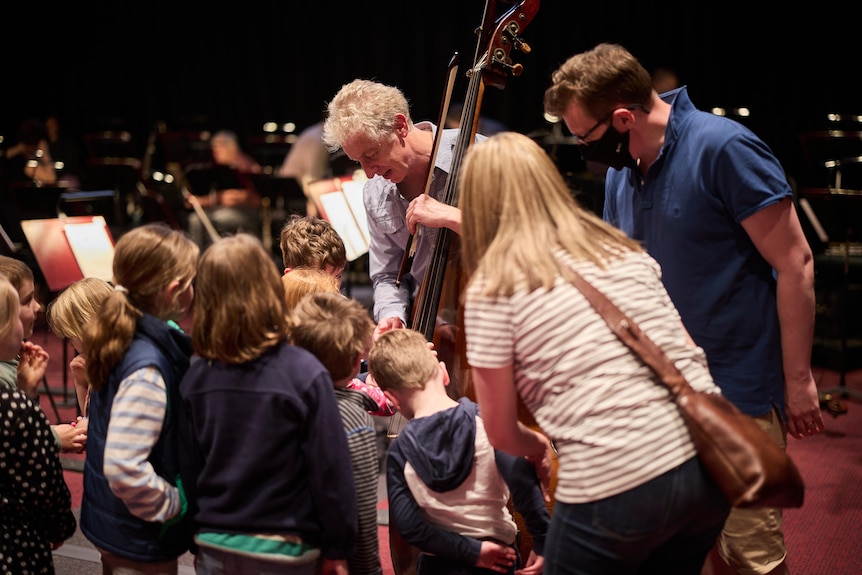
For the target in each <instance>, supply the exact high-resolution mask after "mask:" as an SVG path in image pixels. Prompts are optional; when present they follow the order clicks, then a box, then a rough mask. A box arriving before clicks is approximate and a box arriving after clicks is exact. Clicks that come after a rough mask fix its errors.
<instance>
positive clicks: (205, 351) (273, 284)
mask: <svg viewBox="0 0 862 575" xmlns="http://www.w3.org/2000/svg"><path fill="white" fill-rule="evenodd" d="M196 286H197V288H196V293H195V303H194V319H193V322H192V345H193V346H194V350H195V352H196V353H197V354H198V355H200V356H201V357H203V358H205V359H210V360H219V361H222V362H224V363H227V364H238V363H245V362H248V361H252V360H254V359H256V358H258V357H260V356H261V355H263V354H264V353H265V352H266V351H267V350H268V349H270V348H272V347H274V346H276V345H277V344H278V343H279V342H281V341H284V340H285V339H287V335H286V333H285V328H286V324H285V317H284V316H285V306H284V293H283V291H282V287H281V274H280V272H279V269H278V267H277V266H276V265H275V262H273V261H272V258H271V257H270V255H269V254H268V253H267V251H266V249H265V248H264V247H263V245H262V244H261V242H260V240H258V239H257V238H256V237H254V236H252V235H249V234H246V233H238V234H236V235H235V236H232V237H226V238H222V239H220V240H218V241H217V242H216V243H214V244H212V245H211V246H210V247H208V248H207V249H206V251H205V252H204V254H203V256H201V261H200V264H199V265H198V276H197V281H196Z"/></svg>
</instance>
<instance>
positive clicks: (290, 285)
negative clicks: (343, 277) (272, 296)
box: [281, 268, 341, 310]
mask: <svg viewBox="0 0 862 575" xmlns="http://www.w3.org/2000/svg"><path fill="white" fill-rule="evenodd" d="M281 283H282V286H284V302H285V304H287V309H288V310H292V309H293V308H295V307H296V304H298V303H299V300H301V299H302V298H304V297H305V296H307V295H308V294H310V293H321V292H328V293H337V294H340V293H341V290H340V289H339V288H338V279H337V278H336V277H335V276H333V275H332V274H330V273H329V272H326V271H324V270H322V269H318V268H294V269H291V270H290V271H289V272H286V273H285V274H284V275H283V276H281Z"/></svg>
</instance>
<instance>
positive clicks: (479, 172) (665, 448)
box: [460, 133, 730, 575]
mask: <svg viewBox="0 0 862 575" xmlns="http://www.w3.org/2000/svg"><path fill="white" fill-rule="evenodd" d="M460 186H461V188H460V207H461V213H462V214H463V220H462V250H463V254H462V257H463V262H464V266H465V270H466V272H467V275H468V276H469V279H468V284H467V288H466V293H465V304H464V329H465V334H466V340H467V360H468V362H469V363H470V366H471V369H472V373H473V380H474V384H475V388H476V395H477V397H478V403H479V406H480V410H481V413H482V414H483V419H484V423H485V429H486V430H487V433H488V437H489V438H490V439H491V443H492V444H493V445H494V446H495V447H497V448H498V449H501V450H503V451H506V452H508V453H511V454H512V455H517V456H525V457H527V458H528V459H529V460H531V461H533V462H534V463H535V464H536V465H537V469H538V470H539V471H540V474H541V475H544V476H545V477H547V476H548V475H549V471H550V467H551V465H550V460H551V456H550V451H551V444H550V443H549V442H548V438H549V439H550V440H551V441H552V443H553V447H554V448H555V449H556V451H557V455H558V469H557V483H556V487H555V491H554V497H555V503H554V509H553V516H552V519H551V527H550V531H549V533H548V538H547V541H546V545H545V573H546V574H548V575H556V574H559V573H578V574H591V573H676V574H680V575H682V574H696V573H699V572H700V569H701V566H702V565H703V563H704V559H705V558H706V555H707V552H708V551H709V550H710V548H711V547H712V545H713V543H714V542H715V540H716V538H717V537H718V534H719V533H720V532H721V528H722V525H723V524H724V520H725V518H726V517H727V514H728V512H729V509H730V506H729V504H728V503H727V501H726V500H725V499H724V497H723V496H722V494H721V492H720V491H719V490H718V488H717V486H716V485H715V483H714V482H713V480H712V478H711V477H710V476H709V474H708V473H707V471H706V470H705V469H704V468H703V467H702V465H701V464H700V461H699V459H698V458H697V453H696V451H695V448H694V444H693V443H692V440H691V437H690V435H689V433H688V429H687V428H686V425H685V423H684V421H683V420H682V416H681V415H680V413H679V410H678V409H677V406H676V404H675V403H674V400H673V398H672V397H671V395H670V393H669V391H668V389H667V387H665V386H664V385H663V384H662V383H661V381H659V380H658V378H657V376H656V375H655V373H654V372H653V371H652V369H651V368H650V367H648V366H647V365H646V364H644V363H643V362H642V361H641V360H640V358H639V357H638V356H637V355H636V354H635V353H634V352H632V351H631V350H630V349H629V348H628V346H626V345H625V344H624V343H623V342H622V341H621V340H620V339H619V338H618V337H617V335H616V334H615V333H614V332H613V331H611V330H610V328H609V327H608V325H607V323H606V322H605V320H604V319H603V318H602V316H601V315H599V314H598V313H596V311H595V310H594V309H593V307H592V306H591V305H590V303H589V302H588V301H587V300H586V299H585V298H584V296H583V295H582V294H581V292H580V291H579V290H578V288H576V287H575V286H574V285H573V284H572V282H571V278H572V276H573V274H574V273H578V274H580V275H581V276H582V277H583V278H584V279H586V280H587V281H588V282H590V283H591V284H593V286H595V287H596V288H597V289H598V290H600V291H601V292H603V293H604V294H605V295H607V296H608V298H610V299H611V300H612V301H613V302H614V303H615V304H617V305H618V306H619V307H620V308H621V309H622V311H623V312H624V313H626V314H627V315H628V316H629V317H630V318H632V319H633V320H634V321H635V322H636V323H637V324H638V325H639V326H640V328H641V329H642V330H643V331H644V332H645V333H646V334H647V335H648V336H649V337H650V338H651V339H652V340H653V341H655V342H656V343H657V344H658V345H659V346H661V347H662V348H664V350H665V352H666V353H667V354H668V356H669V357H670V358H671V360H672V361H673V362H674V363H675V364H676V366H677V367H678V368H679V369H680V371H682V373H683V374H684V375H685V377H686V378H687V379H688V381H689V382H690V383H691V385H692V387H694V388H695V389H698V390H703V391H708V392H711V393H720V391H719V389H718V387H717V386H716V385H715V384H714V383H713V381H712V377H711V375H710V373H709V370H708V368H707V362H706V355H705V354H704V352H703V350H702V349H701V348H700V347H697V346H696V345H695V344H694V342H693V341H692V340H691V338H690V337H689V336H688V332H687V331H686V330H685V328H684V327H683V325H682V321H681V320H680V317H679V313H678V312H677V310H676V308H675V307H674V305H673V303H672V302H671V300H670V297H669V296H668V294H667V291H666V290H665V288H664V285H663V284H662V281H661V269H660V268H659V266H658V264H657V263H656V262H655V260H653V259H652V258H651V257H650V256H649V255H648V254H647V253H646V252H645V251H644V250H643V249H642V248H641V246H640V245H639V244H638V243H637V242H635V241H633V240H631V239H629V238H628V237H626V236H625V235H624V234H623V233H622V232H621V231H620V230H618V229H616V228H614V227H612V226H610V225H609V224H607V223H605V222H603V221H602V220H601V219H600V218H599V217H598V216H596V215H594V214H592V213H590V212H588V211H586V210H585V209H583V208H582V207H580V206H579V205H578V204H577V202H576V201H575V200H574V198H573V197H572V194H571V191H570V190H569V188H568V186H567V185H566V183H565V181H564V180H563V178H562V176H561V175H560V173H559V172H558V171H557V169H556V167H555V165H554V163H553V162H552V160H551V159H550V158H549V157H548V156H547V154H546V153H545V152H544V151H543V150H542V149H541V147H539V145H538V144H537V143H535V142H534V141H532V140H531V139H530V138H528V137H526V136H524V135H521V134H515V133H501V134H498V135H496V136H492V137H491V138H490V139H489V140H488V141H487V142H482V143H479V144H476V145H475V146H473V147H472V148H471V149H470V150H469V151H468V153H467V157H466V158H465V161H464V165H463V169H462V172H461V180H460ZM519 399H520V400H521V401H523V404H524V405H525V406H526V407H527V409H528V410H529V411H530V413H531V414H532V416H533V417H534V418H535V420H536V422H537V423H538V425H539V427H540V428H541V430H542V431H543V432H544V434H543V433H541V432H539V431H536V430H534V429H531V428H530V427H528V426H526V425H524V424H523V423H521V422H519V420H518V400H519ZM545 434H546V435H545ZM546 436H547V437H546Z"/></svg>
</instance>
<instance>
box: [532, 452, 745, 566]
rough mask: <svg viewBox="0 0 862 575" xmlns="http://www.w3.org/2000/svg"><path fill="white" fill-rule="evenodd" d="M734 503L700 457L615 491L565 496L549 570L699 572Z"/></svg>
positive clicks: (557, 512)
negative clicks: (589, 498)
mask: <svg viewBox="0 0 862 575" xmlns="http://www.w3.org/2000/svg"><path fill="white" fill-rule="evenodd" d="M729 511H730V505H729V503H728V502H727V500H726V499H725V498H724V496H723V495H722V494H721V492H720V491H719V490H718V487H716V485H715V483H714V482H713V481H712V478H711V477H710V476H709V475H708V473H707V472H706V470H705V469H704V468H703V466H702V465H701V464H700V460H699V459H698V458H697V457H694V458H692V459H690V460H689V461H687V462H686V463H683V464H682V465H680V466H679V467H677V468H676V469H673V470H671V471H669V472H667V473H665V474H664V475H661V476H659V477H656V478H655V479H653V480H651V481H648V482H647V483H645V484H643V485H640V486H638V487H636V488H634V489H631V490H629V491H626V492H624V493H620V494H619V495H614V496H613V497H608V498H606V499H602V500H600V501H593V502H590V503H578V504H566V503H560V502H557V503H556V504H555V506H554V511H553V515H552V518H551V527H550V529H549V531H548V538H547V541H546V543H545V569H544V573H545V575H559V574H561V573H565V574H567V575H604V574H613V575H628V574H634V573H638V574H644V575H647V574H653V573H662V575H674V574H678V575H697V574H699V573H700V570H701V567H702V566H703V563H704V560H705V559H706V555H707V553H708V552H709V550H710V549H711V548H712V546H713V544H714V543H715V540H716V538H717V537H718V534H719V533H720V532H721V529H722V526H723V525H724V520H725V519H726V518H727V514H728V513H729Z"/></svg>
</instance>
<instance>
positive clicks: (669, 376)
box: [563, 268, 693, 397]
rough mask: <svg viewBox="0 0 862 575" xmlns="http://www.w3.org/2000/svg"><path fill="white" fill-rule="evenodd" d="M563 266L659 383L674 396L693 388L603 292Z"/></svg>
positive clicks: (688, 391)
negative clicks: (665, 386)
mask: <svg viewBox="0 0 862 575" xmlns="http://www.w3.org/2000/svg"><path fill="white" fill-rule="evenodd" d="M563 269H564V271H565V272H567V273H565V274H564V275H567V276H568V278H567V279H568V280H569V281H571V283H572V284H573V285H574V286H575V287H576V288H578V289H579V290H580V291H581V293H582V294H584V297H585V298H587V301H588V302H590V304H591V305H592V306H593V308H595V310H596V311H597V312H598V313H599V315H601V316H602V317H603V318H604V319H605V321H606V322H607V323H608V326H609V327H610V328H611V331H613V332H614V333H615V334H617V336H618V337H619V338H620V339H621V340H622V341H623V343H625V344H626V345H627V346H629V347H630V348H631V349H632V350H633V351H634V352H635V353H637V354H638V355H639V356H640V358H641V359H642V360H643V362H644V363H646V364H647V365H648V366H650V367H651V368H652V369H653V370H654V371H655V372H656V373H657V374H658V376H659V378H660V379H661V381H662V383H664V384H665V385H667V386H668V387H669V388H670V390H671V392H672V393H673V394H674V395H675V396H676V397H679V396H680V395H684V394H686V393H690V392H692V391H693V390H692V388H691V385H689V383H688V381H686V379H685V376H683V375H682V373H681V372H680V371H679V369H677V367H676V366H675V365H674V364H673V362H672V361H671V360H670V358H669V357H668V356H667V355H666V354H665V353H664V351H663V350H662V349H661V348H660V347H659V346H657V345H656V344H655V342H653V341H652V340H651V339H650V338H649V337H648V336H647V335H646V334H645V333H644V332H642V331H641V329H640V328H639V327H638V325H637V324H636V323H635V322H634V320H632V319H631V318H630V317H628V316H627V315H626V314H625V313H623V311H622V310H621V309H620V308H619V307H617V306H616V305H615V304H614V303H613V302H612V301H611V300H610V299H608V297H607V296H606V295H605V294H604V293H602V292H601V291H599V290H598V289H596V287H595V286H593V284H591V283H590V282H588V281H587V280H585V279H584V278H583V276H581V274H579V273H578V272H576V271H575V270H573V269H571V268H563Z"/></svg>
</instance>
